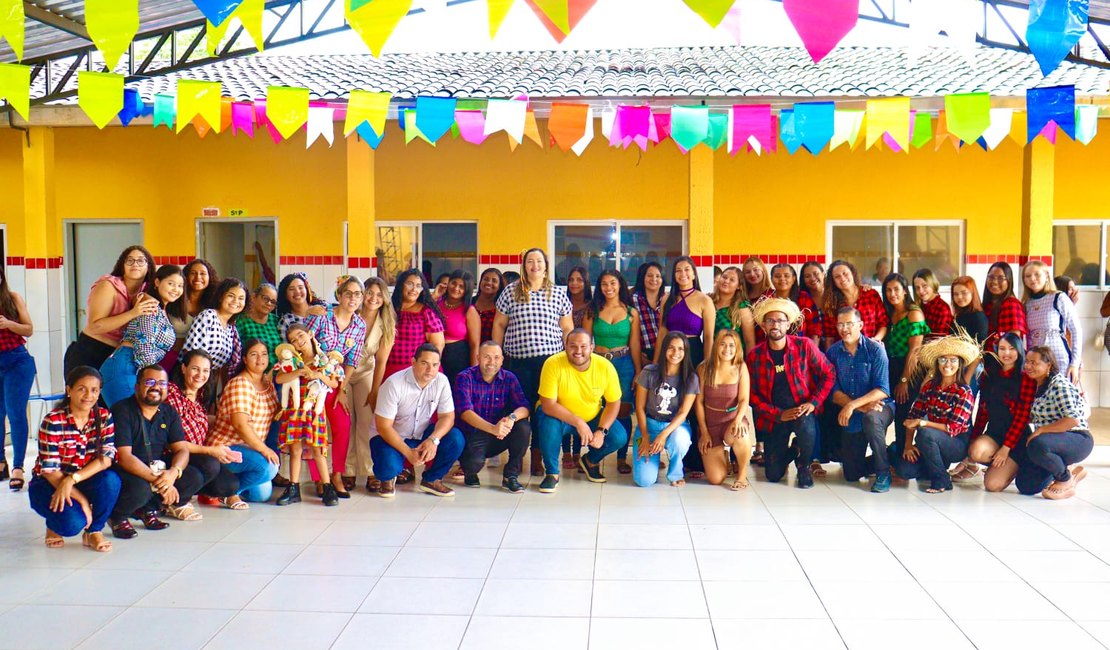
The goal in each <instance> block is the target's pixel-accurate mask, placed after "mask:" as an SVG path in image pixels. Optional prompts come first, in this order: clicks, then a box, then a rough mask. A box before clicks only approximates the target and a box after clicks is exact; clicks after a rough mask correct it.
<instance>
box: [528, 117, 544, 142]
mask: <svg viewBox="0 0 1110 650" xmlns="http://www.w3.org/2000/svg"><path fill="white" fill-rule="evenodd" d="M524 137H526V138H528V139H529V140H531V141H532V142H535V143H536V144H538V145H540V149H543V148H544V146H543V138H541V137H540V125H539V124H537V123H536V112H535V111H528V113H527V114H526V115H525V118H524Z"/></svg>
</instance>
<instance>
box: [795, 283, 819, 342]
mask: <svg viewBox="0 0 1110 650" xmlns="http://www.w3.org/2000/svg"><path fill="white" fill-rule="evenodd" d="M798 309H801V310H802V315H803V316H805V319H806V324H805V329H804V330H803V331H804V332H805V335H806V336H822V335H823V334H822V327H821V320H822V319H821V310H820V309H818V308H817V304H816V303H815V302H813V296H811V295H809V292H808V291H804V290H803V291H802V292H801V293H799V294H798Z"/></svg>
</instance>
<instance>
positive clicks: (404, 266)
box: [374, 225, 420, 287]
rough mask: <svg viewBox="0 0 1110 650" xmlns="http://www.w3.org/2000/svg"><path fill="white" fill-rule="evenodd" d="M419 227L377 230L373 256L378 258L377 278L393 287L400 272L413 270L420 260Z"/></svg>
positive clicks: (389, 227) (379, 228)
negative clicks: (418, 246) (418, 245)
mask: <svg viewBox="0 0 1110 650" xmlns="http://www.w3.org/2000/svg"><path fill="white" fill-rule="evenodd" d="M419 228H420V227H419V226H384V225H380V226H378V228H377V231H378V238H377V242H376V243H375V246H374V255H375V256H376V257H377V258H378V277H380V278H381V279H383V280H385V283H386V284H388V285H389V286H391V287H392V286H393V283H394V280H396V279H397V276H398V275H400V274H401V272H402V271H407V270H408V269H411V268H414V267H415V266H416V263H417V261H418V260H419V259H420V251H419V249H418V248H417V241H418V239H419V235H418V232H419Z"/></svg>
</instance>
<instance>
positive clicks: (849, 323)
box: [836, 320, 863, 330]
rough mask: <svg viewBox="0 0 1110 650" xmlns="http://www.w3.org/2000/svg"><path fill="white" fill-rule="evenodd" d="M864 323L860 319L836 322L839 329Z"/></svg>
mask: <svg viewBox="0 0 1110 650" xmlns="http://www.w3.org/2000/svg"><path fill="white" fill-rule="evenodd" d="M862 324H863V323H862V322H860V321H858V320H852V321H848V322H847V323H837V324H836V329H838V330H850V329H852V328H853V327H856V326H858V325H862Z"/></svg>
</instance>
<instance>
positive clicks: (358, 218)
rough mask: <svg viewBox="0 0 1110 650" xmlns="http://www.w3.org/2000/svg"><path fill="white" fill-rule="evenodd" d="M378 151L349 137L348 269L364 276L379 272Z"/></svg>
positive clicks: (361, 276)
mask: <svg viewBox="0 0 1110 650" xmlns="http://www.w3.org/2000/svg"><path fill="white" fill-rule="evenodd" d="M374 155H375V152H374V150H373V149H371V148H370V147H369V146H367V145H366V144H365V143H363V142H361V141H354V140H348V141H347V258H348V259H347V269H348V272H349V273H353V274H355V275H358V276H359V277H360V278H362V279H365V277H363V276H370V275H376V269H375V268H374V267H375V266H376V262H377V256H376V255H375V254H374V245H375V239H376V238H375V236H374V220H375V191H374V189H375V188H374V183H375V178H374Z"/></svg>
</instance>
